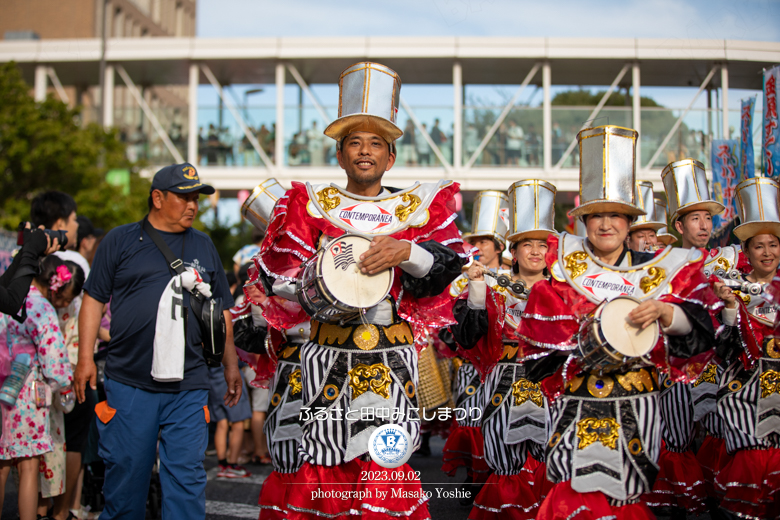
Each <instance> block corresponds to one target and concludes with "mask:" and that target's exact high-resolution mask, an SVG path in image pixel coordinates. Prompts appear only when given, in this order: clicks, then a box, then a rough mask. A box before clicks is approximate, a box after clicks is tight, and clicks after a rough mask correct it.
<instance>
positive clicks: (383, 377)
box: [349, 363, 392, 399]
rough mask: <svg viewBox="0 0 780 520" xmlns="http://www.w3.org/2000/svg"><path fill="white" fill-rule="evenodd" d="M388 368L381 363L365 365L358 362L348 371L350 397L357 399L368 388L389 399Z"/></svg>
mask: <svg viewBox="0 0 780 520" xmlns="http://www.w3.org/2000/svg"><path fill="white" fill-rule="evenodd" d="M391 382H392V381H391V379H390V369H389V368H388V367H387V366H385V365H384V364H382V363H376V364H374V365H371V366H369V365H366V364H363V363H360V364H359V365H355V366H354V367H353V368H352V369H351V370H350V371H349V386H351V387H352V399H357V398H358V397H360V396H361V395H363V394H364V393H366V392H368V391H369V390H370V391H372V392H374V393H375V394H376V395H378V396H381V397H384V398H385V399H390V383H391Z"/></svg>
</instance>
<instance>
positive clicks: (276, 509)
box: [258, 471, 295, 520]
mask: <svg viewBox="0 0 780 520" xmlns="http://www.w3.org/2000/svg"><path fill="white" fill-rule="evenodd" d="M294 480H295V473H279V472H278V471H273V472H271V474H270V475H268V477H267V478H266V479H265V481H264V482H263V487H262V488H260V500H259V501H258V503H259V504H260V519H259V520H284V519H285V518H287V495H288V493H289V492H290V489H291V488H292V486H291V483H292V482H293V481H294Z"/></svg>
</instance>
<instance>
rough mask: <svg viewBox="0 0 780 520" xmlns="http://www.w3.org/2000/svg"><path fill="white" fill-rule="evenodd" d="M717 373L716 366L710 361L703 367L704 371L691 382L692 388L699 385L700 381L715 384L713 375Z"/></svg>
mask: <svg viewBox="0 0 780 520" xmlns="http://www.w3.org/2000/svg"><path fill="white" fill-rule="evenodd" d="M717 373H718V367H716V366H715V365H714V364H713V363H710V364H709V365H707V367H706V368H705V369H704V372H702V373H701V375H700V376H699V378H698V379H697V380H696V381H695V382H694V383H693V386H694V388H695V387H697V386H699V385H700V384H702V383H712V384H713V385H717V384H718V382H717V381H716V380H715V376H716V374H717Z"/></svg>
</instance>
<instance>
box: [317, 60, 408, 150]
mask: <svg viewBox="0 0 780 520" xmlns="http://www.w3.org/2000/svg"><path fill="white" fill-rule="evenodd" d="M400 95H401V78H400V77H399V76H398V74H397V73H396V72H395V71H394V70H392V69H390V68H388V67H385V66H384V65H381V64H379V63H371V62H361V63H355V64H354V65H352V66H351V67H348V68H347V69H346V70H344V72H342V73H341V76H340V77H339V117H338V119H336V120H335V121H333V122H332V123H331V124H330V125H328V127H327V128H326V129H325V135H327V136H328V137H331V138H333V139H335V140H336V141H341V139H343V138H344V137H346V136H348V135H349V134H351V133H352V132H357V131H362V132H371V133H372V134H377V135H380V136H382V138H384V140H385V141H387V142H388V143H391V144H392V143H393V141H395V140H396V139H398V138H399V137H401V136H402V135H403V131H402V130H401V129H400V128H398V126H397V125H396V115H397V113H398V99H399V97H400Z"/></svg>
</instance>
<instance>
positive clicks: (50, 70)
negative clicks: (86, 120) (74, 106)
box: [46, 67, 70, 105]
mask: <svg viewBox="0 0 780 520" xmlns="http://www.w3.org/2000/svg"><path fill="white" fill-rule="evenodd" d="M46 74H47V75H48V76H49V79H50V80H51V84H52V85H54V90H56V91H57V95H58V96H59V97H60V101H62V102H63V103H65V104H66V105H67V104H68V103H70V98H68V93H67V92H65V89H64V88H62V83H60V78H59V77H58V76H57V71H55V70H54V67H46Z"/></svg>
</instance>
